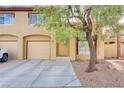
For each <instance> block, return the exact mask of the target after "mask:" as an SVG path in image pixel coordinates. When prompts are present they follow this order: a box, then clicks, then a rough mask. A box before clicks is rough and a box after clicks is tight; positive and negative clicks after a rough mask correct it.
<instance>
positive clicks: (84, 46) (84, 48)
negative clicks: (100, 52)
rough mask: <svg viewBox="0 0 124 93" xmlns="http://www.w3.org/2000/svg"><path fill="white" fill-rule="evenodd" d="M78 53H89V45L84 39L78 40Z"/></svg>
mask: <svg viewBox="0 0 124 93" xmlns="http://www.w3.org/2000/svg"><path fill="white" fill-rule="evenodd" d="M78 54H83V55H89V54H90V52H89V46H88V43H87V42H86V41H83V42H82V41H78Z"/></svg>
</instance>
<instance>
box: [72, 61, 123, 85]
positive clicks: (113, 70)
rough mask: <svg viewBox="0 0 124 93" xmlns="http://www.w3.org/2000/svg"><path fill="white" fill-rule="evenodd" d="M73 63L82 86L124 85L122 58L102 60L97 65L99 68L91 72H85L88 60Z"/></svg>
mask: <svg viewBox="0 0 124 93" xmlns="http://www.w3.org/2000/svg"><path fill="white" fill-rule="evenodd" d="M112 62H113V63H112ZM113 64H114V65H113ZM72 65H73V68H74V71H75V72H76V74H77V76H78V78H79V79H80V81H81V84H82V87H124V61H122V60H106V61H104V62H101V63H99V64H97V65H96V67H97V68H98V69H99V70H98V71H94V72H91V73H87V72H85V71H86V69H87V66H88V62H80V61H78V62H72ZM118 67H120V68H121V70H120V68H118Z"/></svg>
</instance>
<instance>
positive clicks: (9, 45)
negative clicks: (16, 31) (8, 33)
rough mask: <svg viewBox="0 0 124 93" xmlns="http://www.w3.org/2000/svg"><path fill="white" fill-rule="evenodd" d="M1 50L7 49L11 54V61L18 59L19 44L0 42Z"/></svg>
mask: <svg viewBox="0 0 124 93" xmlns="http://www.w3.org/2000/svg"><path fill="white" fill-rule="evenodd" d="M0 48H3V49H6V50H7V51H8V53H9V59H17V42H16V41H7V42H5V41H4V42H3V41H2V42H0Z"/></svg>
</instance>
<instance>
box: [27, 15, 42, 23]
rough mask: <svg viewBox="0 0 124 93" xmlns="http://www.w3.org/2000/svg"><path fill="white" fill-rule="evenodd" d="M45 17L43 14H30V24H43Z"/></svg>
mask: <svg viewBox="0 0 124 93" xmlns="http://www.w3.org/2000/svg"><path fill="white" fill-rule="evenodd" d="M43 21H44V15H42V14H33V13H30V14H29V24H43Z"/></svg>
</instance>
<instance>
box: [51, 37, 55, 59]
mask: <svg viewBox="0 0 124 93" xmlns="http://www.w3.org/2000/svg"><path fill="white" fill-rule="evenodd" d="M50 59H51V60H55V59H56V40H55V39H54V38H53V36H51V41H50Z"/></svg>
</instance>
